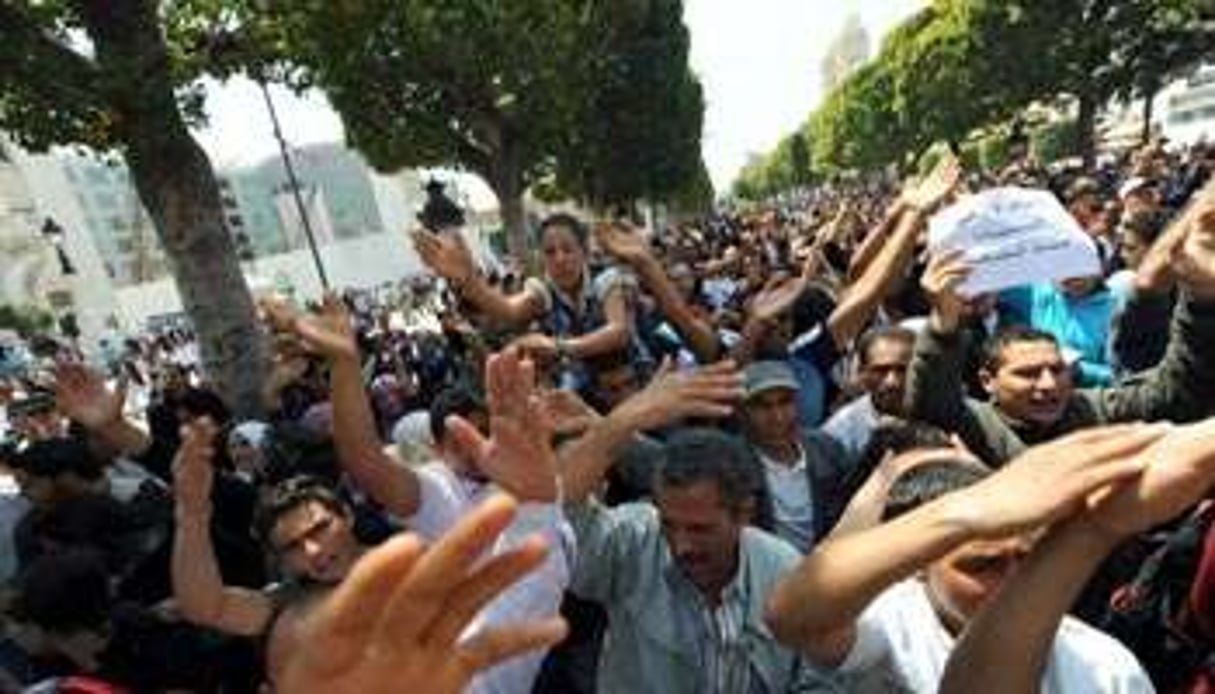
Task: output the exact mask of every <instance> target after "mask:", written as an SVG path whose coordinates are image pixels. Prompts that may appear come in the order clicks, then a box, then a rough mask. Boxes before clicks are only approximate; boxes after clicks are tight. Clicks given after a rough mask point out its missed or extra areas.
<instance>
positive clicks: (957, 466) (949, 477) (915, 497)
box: [882, 454, 991, 521]
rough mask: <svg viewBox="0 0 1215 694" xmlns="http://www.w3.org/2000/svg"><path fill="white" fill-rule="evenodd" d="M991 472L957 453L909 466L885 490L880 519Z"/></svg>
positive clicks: (936, 497) (911, 507)
mask: <svg viewBox="0 0 1215 694" xmlns="http://www.w3.org/2000/svg"><path fill="white" fill-rule="evenodd" d="M990 474H991V472H990V471H989V470H985V469H984V468H982V467H980V466H979V465H978V464H977V463H975V462H974V461H972V460H969V459H967V458H964V457H962V456H961V454H959V455H958V457H957V458H956V459H947V460H938V461H934V462H931V463H924V464H923V465H918V466H916V467H913V468H911V469H910V470H908V471H907V472H904V473H903V474H901V475H899V477H898V478H897V479H896V480H895V481H894V484H892V485H890V491H889V492H887V494H886V505H885V508H883V509H882V520H883V521H888V520H892V519H894V518H898V517H899V516H901V515H903V514H904V513H907V512H909V511H912V510H914V509H916V508H919V507H920V506H923V505H924V504H926V503H928V502H930V501H934V500H936V499H939V498H940V497H942V496H945V495H946V494H948V493H950V492H955V491H957V490H959V489H963V488H965V487H969V486H970V485H972V484H974V483H976V482H978V481H980V480H982V479H984V478H985V477H987V476H988V475H990Z"/></svg>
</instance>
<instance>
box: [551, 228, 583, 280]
mask: <svg viewBox="0 0 1215 694" xmlns="http://www.w3.org/2000/svg"><path fill="white" fill-rule="evenodd" d="M540 249H541V251H543V253H544V274H546V275H548V278H549V279H550V280H552V281H553V284H556V285H557V288H558V289H560V290H561V291H563V292H567V293H571V294H572V293H574V292H576V291H577V290H578V289H580V288H581V284H582V273H583V269H584V268H585V266H586V252H585V250H584V249H583V248H582V245H581V244H579V243H578V238H577V237H576V236H574V233H573V232H572V231H570V230H569V229H567V228H565V227H564V226H561V225H553V226H550V227H549V228H548V229H545V231H544V236H543V237H542V238H541V239H540Z"/></svg>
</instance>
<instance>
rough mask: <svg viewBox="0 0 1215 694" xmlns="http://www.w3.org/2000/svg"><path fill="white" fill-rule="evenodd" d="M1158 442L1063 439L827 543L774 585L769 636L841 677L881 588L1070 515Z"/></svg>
mask: <svg viewBox="0 0 1215 694" xmlns="http://www.w3.org/2000/svg"><path fill="white" fill-rule="evenodd" d="M1161 433H1162V430H1160V429H1159V428H1152V427H1134V426H1126V427H1114V428H1110V429H1104V430H1091V431H1088V432H1084V433H1082V434H1077V435H1073V436H1069V437H1066V438H1064V439H1061V440H1059V441H1057V442H1054V443H1050V444H1046V445H1044V446H1040V447H1038V448H1035V449H1032V450H1031V451H1029V452H1027V453H1026V454H1024V455H1023V456H1022V457H1021V458H1019V459H1018V460H1017V461H1015V462H1014V463H1012V464H1010V465H1008V466H1006V467H1004V468H1002V469H1001V470H1000V471H999V472H997V473H995V474H993V475H992V476H990V477H988V478H987V479H985V480H983V481H982V482H979V483H978V484H975V485H973V486H971V487H968V488H966V489H962V490H959V491H957V492H954V493H952V494H947V495H945V496H943V497H941V498H939V499H937V500H935V501H932V502H929V503H926V504H924V505H923V506H921V507H919V508H917V509H915V510H913V511H910V512H908V513H906V514H905V515H902V516H899V517H898V518H895V519H894V520H891V521H889V522H887V523H884V524H882V525H879V526H877V527H875V528H872V529H869V530H862V531H859V532H855V533H852V534H847V535H842V536H832V537H830V538H828V539H827V540H826V541H825V542H824V543H822V544H821V545H819V546H818V547H817V548H815V550H814V551H813V553H811V554H810V555H809V556H808V557H806V558H805V559H803V560H802V562H801V564H800V565H799V566H798V568H797V569H796V570H795V571H794V572H793V573H792V574H790V575H789V576H787V577H786V578H785V579H784V580H782V581H781V582H780V583H779V584H778V586H777V588H776V590H775V591H774V592H773V594H772V596H771V598H770V599H769V603H768V611H767V615H768V623H769V626H771V628H772V631H773V633H774V634H776V636H777V638H778V639H780V640H781V641H782V642H784V643H786V644H788V645H790V646H791V647H795V648H798V649H800V650H801V651H802V652H804V653H805V654H806V655H807V656H808V657H809V658H810V659H811V660H813V661H814V662H816V663H818V664H819V665H821V666H824V667H838V666H839V665H840V664H841V663H842V662H843V661H844V659H845V658H846V657H847V655H848V653H849V652H850V651H851V649H852V647H853V644H854V643H855V640H856V633H857V632H856V624H857V620H858V618H859V617H860V615H861V613H862V612H863V611H864V610H865V608H866V607H867V606H868V605H869V603H871V602H872V601H873V600H874V599H875V598H876V597H877V596H878V595H879V594H880V593H882V592H883V591H884V590H885V589H886V588H888V587H890V586H891V585H893V584H895V583H897V582H899V581H901V580H904V579H906V578H909V577H911V576H912V575H913V574H914V573H915V572H916V571H918V570H919V569H921V568H923V567H924V566H926V565H927V564H929V563H931V562H933V561H935V560H936V559H938V558H940V557H942V556H944V555H945V554H947V553H948V552H950V551H951V550H953V549H954V548H956V547H958V546H960V545H962V544H963V543H965V542H968V541H971V540H983V539H998V538H1003V537H1010V536H1013V535H1016V534H1018V533H1022V532H1027V531H1031V530H1035V529H1037V528H1039V527H1041V526H1043V525H1047V524H1049V523H1051V522H1052V521H1054V520H1056V519H1058V518H1059V517H1061V516H1064V515H1068V514H1069V513H1070V512H1071V511H1073V510H1074V509H1075V508H1076V506H1077V504H1079V503H1082V502H1083V500H1084V499H1085V498H1086V496H1087V495H1088V494H1089V493H1091V492H1092V491H1093V490H1095V489H1097V488H1100V487H1101V486H1104V485H1105V484H1107V483H1109V482H1111V481H1112V480H1116V479H1121V478H1124V477H1126V476H1127V475H1128V474H1135V473H1137V472H1138V470H1139V467H1138V464H1137V463H1132V462H1128V460H1127V459H1128V456H1132V455H1134V454H1135V453H1136V452H1138V451H1141V450H1143V449H1144V448H1146V447H1147V446H1148V445H1150V444H1151V443H1152V442H1154V441H1155V440H1157V439H1159V438H1160V435H1161Z"/></svg>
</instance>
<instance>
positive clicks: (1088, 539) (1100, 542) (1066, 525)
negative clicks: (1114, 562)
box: [1056, 511, 1134, 557]
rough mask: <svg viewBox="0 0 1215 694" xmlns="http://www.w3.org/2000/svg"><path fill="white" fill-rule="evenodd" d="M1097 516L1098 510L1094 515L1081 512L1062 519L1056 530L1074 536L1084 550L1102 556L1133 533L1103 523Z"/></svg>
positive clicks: (1098, 514)
mask: <svg viewBox="0 0 1215 694" xmlns="http://www.w3.org/2000/svg"><path fill="white" fill-rule="evenodd" d="M1099 516H1100V512H1099V511H1098V512H1097V513H1096V514H1095V515H1093V514H1081V515H1079V516H1077V517H1075V518H1071V519H1068V520H1066V521H1064V522H1063V523H1062V524H1060V525H1059V527H1058V529H1057V531H1056V532H1058V533H1060V534H1063V533H1066V534H1067V535H1068V536H1074V537H1075V538H1076V539H1077V540H1078V542H1077V545H1078V546H1080V547H1083V548H1084V549H1085V551H1088V552H1091V553H1092V554H1093V555H1095V556H1097V557H1104V556H1106V555H1107V554H1109V553H1110V552H1112V551H1114V549H1115V548H1116V547H1117V546H1118V545H1120V544H1122V542H1123V541H1124V540H1126V539H1127V537H1129V536H1130V535H1133V534H1134V533H1128V532H1123V531H1120V530H1118V529H1117V528H1115V527H1113V526H1110V525H1108V524H1106V523H1103V522H1102V521H1101V520H1100V518H1099Z"/></svg>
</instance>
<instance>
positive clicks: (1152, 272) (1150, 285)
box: [1135, 177, 1215, 292]
mask: <svg viewBox="0 0 1215 694" xmlns="http://www.w3.org/2000/svg"><path fill="white" fill-rule="evenodd" d="M1213 211H1215V177H1212V178H1211V180H1210V181H1208V182H1207V184H1206V185H1205V186H1203V188H1202V190H1200V191H1199V192H1198V193H1197V194H1195V196H1194V199H1193V200H1192V201H1191V202H1190V204H1189V205H1188V206H1187V207H1186V209H1185V211H1184V212H1182V213H1181V216H1179V217H1178V218H1177V219H1176V220H1175V221H1173V222H1172V223H1171V224H1169V226H1168V228H1167V229H1165V231H1164V233H1163V234H1161V235H1160V238H1158V239H1156V241H1155V243H1153V244H1152V247H1151V248H1150V249H1148V252H1147V255H1146V256H1145V257H1144V259H1143V262H1142V263H1140V265H1139V269H1138V270H1137V271H1136V273H1135V286H1136V288H1137V289H1139V290H1141V291H1149V292H1160V291H1165V290H1167V289H1169V288H1170V287H1171V286H1172V283H1173V282H1174V281H1175V280H1177V279H1178V275H1179V274H1189V275H1190V277H1189V280H1190V281H1191V282H1193V283H1194V284H1196V285H1199V286H1198V289H1199V291H1202V289H1203V287H1202V286H1201V285H1203V284H1206V283H1205V282H1204V281H1202V280H1201V279H1199V276H1200V275H1201V274H1206V273H1203V272H1202V271H1201V270H1200V268H1201V267H1202V266H1204V265H1206V266H1207V267H1208V269H1209V264H1210V261H1209V258H1210V255H1209V254H1208V253H1206V252H1204V250H1203V248H1202V247H1203V246H1204V245H1205V246H1207V247H1208V248H1209V244H1208V243H1207V242H1205V241H1204V240H1203V239H1202V238H1200V239H1199V240H1198V241H1197V242H1195V245H1194V246H1192V247H1191V248H1190V249H1189V250H1188V251H1187V249H1186V246H1187V245H1189V240H1190V237H1191V232H1192V231H1194V230H1195V229H1196V228H1205V229H1207V230H1208V232H1209V231H1210V229H1211V227H1212V225H1213V223H1215V220H1213V219H1212V212H1213ZM1200 236H1205V234H1200ZM1187 256H1190V257H1189V258H1187ZM1204 256H1205V257H1207V258H1208V260H1207V261H1206V262H1203V261H1202V258H1203V257H1204ZM1208 276H1210V275H1209V274H1208Z"/></svg>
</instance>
